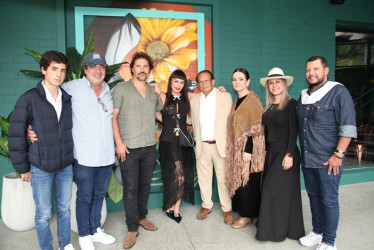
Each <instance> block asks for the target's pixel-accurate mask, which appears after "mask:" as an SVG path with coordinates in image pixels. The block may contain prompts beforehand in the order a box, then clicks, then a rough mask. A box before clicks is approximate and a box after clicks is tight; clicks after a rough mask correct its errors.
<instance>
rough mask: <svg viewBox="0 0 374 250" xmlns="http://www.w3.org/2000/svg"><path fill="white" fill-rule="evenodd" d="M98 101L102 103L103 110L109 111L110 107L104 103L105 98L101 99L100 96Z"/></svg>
mask: <svg viewBox="0 0 374 250" xmlns="http://www.w3.org/2000/svg"><path fill="white" fill-rule="evenodd" d="M97 101H98V102H99V103H100V104H101V107H103V110H104V111H105V112H108V109H107V107H106V106H105V104H104V102H103V100H101V98H100V97H99V98H97Z"/></svg>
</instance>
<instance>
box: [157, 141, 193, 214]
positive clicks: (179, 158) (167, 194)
mask: <svg viewBox="0 0 374 250" xmlns="http://www.w3.org/2000/svg"><path fill="white" fill-rule="evenodd" d="M177 142H178V140H177V139H176V140H175V142H165V141H160V144H159V160H160V165H161V174H162V182H163V189H164V198H163V207H162V209H163V210H164V211H165V210H167V209H169V208H170V207H172V206H173V205H174V204H175V203H176V202H177V201H178V200H179V199H183V200H185V201H186V202H188V203H191V204H195V200H194V167H193V149H192V148H190V147H188V148H187V147H186V148H185V147H179V146H178V143H177Z"/></svg>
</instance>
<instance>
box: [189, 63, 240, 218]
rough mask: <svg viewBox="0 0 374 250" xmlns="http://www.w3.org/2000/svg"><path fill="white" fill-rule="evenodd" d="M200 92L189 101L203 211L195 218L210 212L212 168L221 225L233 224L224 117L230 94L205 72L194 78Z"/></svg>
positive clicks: (205, 215)
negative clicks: (226, 164)
mask: <svg viewBox="0 0 374 250" xmlns="http://www.w3.org/2000/svg"><path fill="white" fill-rule="evenodd" d="M196 80H197V83H198V86H199V89H200V91H201V93H199V94H196V95H195V96H194V97H193V98H192V99H191V121H192V126H193V129H194V137H195V141H196V146H195V148H194V149H195V155H196V165H197V166H196V167H197V177H198V181H199V186H200V194H201V199H202V208H201V210H200V212H199V214H198V215H197V218H198V219H201V220H202V219H205V218H207V216H208V214H209V213H211V212H212V207H213V202H212V179H213V168H214V170H215V172H216V177H217V183H218V195H219V199H220V203H221V208H222V210H223V214H224V222H225V223H226V224H232V223H233V221H234V219H233V217H232V212H231V210H232V206H231V198H230V194H229V192H228V190H227V187H226V184H225V181H226V174H225V149H226V133H227V118H228V116H229V113H230V109H231V105H232V98H231V95H230V93H227V92H220V91H218V90H217V89H216V88H215V87H214V84H215V80H214V76H213V74H212V73H211V72H210V71H208V70H203V71H201V72H199V74H198V75H197V77H196Z"/></svg>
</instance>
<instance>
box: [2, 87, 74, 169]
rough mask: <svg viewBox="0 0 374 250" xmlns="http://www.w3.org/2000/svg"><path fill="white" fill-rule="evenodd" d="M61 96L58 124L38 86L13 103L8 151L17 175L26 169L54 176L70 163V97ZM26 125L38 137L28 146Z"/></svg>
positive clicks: (43, 93)
mask: <svg viewBox="0 0 374 250" xmlns="http://www.w3.org/2000/svg"><path fill="white" fill-rule="evenodd" d="M61 92H62V111H61V116H60V120H59V121H58V119H57V114H56V111H55V109H54V107H53V105H52V104H51V103H50V102H49V101H48V100H47V98H46V93H45V91H44V88H43V85H42V83H41V82H39V83H38V85H37V86H36V88H33V89H30V90H29V91H27V92H26V93H24V94H23V95H22V96H21V97H20V98H19V99H18V100H17V103H16V105H15V107H14V110H13V113H12V116H11V118H10V125H9V130H8V147H9V154H10V160H11V162H12V164H13V166H14V168H15V169H16V170H17V171H18V172H19V173H21V174H22V173H27V172H28V171H30V165H33V166H35V167H37V168H39V169H41V170H43V171H46V172H50V173H55V172H57V171H59V170H61V169H63V168H65V167H67V166H68V165H70V164H72V163H73V161H74V153H73V145H74V144H73V136H72V132H71V130H72V127H73V122H72V110H71V97H70V95H68V94H67V93H66V92H65V91H64V90H63V89H61ZM28 125H31V126H32V128H33V130H34V131H35V133H36V135H37V137H38V140H37V141H36V142H34V143H32V144H29V143H28V140H27V126H28Z"/></svg>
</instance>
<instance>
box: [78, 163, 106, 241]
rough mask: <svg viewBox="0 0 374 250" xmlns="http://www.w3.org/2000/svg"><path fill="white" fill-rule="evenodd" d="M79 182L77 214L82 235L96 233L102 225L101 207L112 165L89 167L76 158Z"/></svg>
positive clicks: (79, 231) (79, 230)
mask: <svg viewBox="0 0 374 250" xmlns="http://www.w3.org/2000/svg"><path fill="white" fill-rule="evenodd" d="M73 167H74V181H75V183H76V184H77V188H78V190H77V202H76V216H77V224H78V233H79V236H80V237H84V236H87V235H90V234H95V233H96V231H97V228H99V227H101V224H100V220H101V209H102V207H103V199H104V197H105V195H106V193H107V190H108V184H109V179H110V174H111V173H112V165H109V166H103V167H87V166H83V165H80V164H79V163H78V162H77V161H76V160H75V161H74V163H73Z"/></svg>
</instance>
